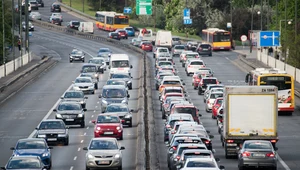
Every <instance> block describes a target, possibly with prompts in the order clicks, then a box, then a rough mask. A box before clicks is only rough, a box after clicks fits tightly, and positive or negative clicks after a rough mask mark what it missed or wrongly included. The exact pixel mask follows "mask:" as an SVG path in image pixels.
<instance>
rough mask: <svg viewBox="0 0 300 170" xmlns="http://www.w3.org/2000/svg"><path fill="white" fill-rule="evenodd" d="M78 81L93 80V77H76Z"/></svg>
mask: <svg viewBox="0 0 300 170" xmlns="http://www.w3.org/2000/svg"><path fill="white" fill-rule="evenodd" d="M76 79H91V80H92V78H91V77H76Z"/></svg>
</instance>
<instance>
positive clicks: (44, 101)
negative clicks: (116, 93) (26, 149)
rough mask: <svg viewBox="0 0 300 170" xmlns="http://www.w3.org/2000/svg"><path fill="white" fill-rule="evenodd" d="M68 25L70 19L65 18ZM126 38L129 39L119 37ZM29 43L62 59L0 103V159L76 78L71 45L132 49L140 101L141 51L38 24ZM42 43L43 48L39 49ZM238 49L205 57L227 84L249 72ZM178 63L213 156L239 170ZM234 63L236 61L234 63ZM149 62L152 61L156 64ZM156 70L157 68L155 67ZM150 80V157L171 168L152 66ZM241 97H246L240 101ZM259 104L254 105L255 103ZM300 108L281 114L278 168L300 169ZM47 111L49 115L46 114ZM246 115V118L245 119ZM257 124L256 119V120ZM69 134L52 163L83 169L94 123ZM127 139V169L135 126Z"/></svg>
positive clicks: (94, 107)
mask: <svg viewBox="0 0 300 170" xmlns="http://www.w3.org/2000/svg"><path fill="white" fill-rule="evenodd" d="M52 2H54V1H53V0H52V1H45V7H44V8H40V10H39V12H40V13H41V14H42V15H43V20H46V19H48V17H49V16H50V14H51V12H50V5H51V3H52ZM62 14H63V17H64V23H67V22H68V21H70V20H79V21H83V20H86V19H85V18H84V17H78V15H74V14H73V13H71V12H64V11H63V12H62ZM64 25H66V24H64ZM95 34H97V35H107V33H106V32H103V31H95ZM121 41H124V42H125V41H126V43H128V40H121ZM31 42H32V43H31V49H32V50H33V51H37V50H39V51H40V52H44V51H47V52H49V53H51V54H52V55H53V56H55V58H56V59H59V60H60V62H59V63H58V64H57V65H56V66H55V67H54V68H53V69H51V70H50V71H48V72H46V73H45V74H44V75H43V76H41V77H40V78H39V79H37V80H36V81H34V82H32V83H30V84H29V85H28V86H27V87H25V88H24V89H22V90H20V91H19V92H18V93H17V94H16V95H14V96H13V97H11V98H10V99H8V100H7V101H5V102H4V103H2V104H1V105H0V114H1V115H0V116H1V119H0V129H1V131H0V150H1V151H2V152H1V155H0V164H1V165H3V164H5V163H6V161H7V159H8V158H9V156H10V155H11V151H10V150H9V148H10V147H11V146H13V145H14V144H15V142H16V141H17V140H18V139H19V138H25V137H28V136H29V135H30V134H31V133H32V131H33V129H34V128H35V127H36V125H37V124H38V123H39V121H40V120H42V119H43V118H53V117H54V114H53V113H52V112H51V110H52V108H53V107H54V106H55V104H57V102H59V100H58V99H59V97H60V96H61V95H62V94H63V92H64V91H66V90H67V89H68V88H70V85H71V82H72V80H74V78H75V77H76V76H77V75H78V74H79V69H80V66H81V65H82V63H72V64H70V63H69V62H68V54H69V53H70V51H71V50H72V49H73V48H79V49H82V50H84V52H86V53H87V56H89V55H92V56H93V55H96V52H97V50H98V49H99V48H100V47H109V48H111V49H112V50H113V51H114V52H115V53H127V54H130V55H131V60H132V61H133V66H134V68H133V70H132V73H133V77H134V78H135V80H134V82H133V83H134V86H133V87H134V89H133V90H132V91H130V95H131V100H130V102H129V106H130V108H133V109H136V104H137V100H136V99H137V95H138V94H137V87H138V80H137V79H136V78H137V77H139V75H138V74H139V67H138V65H139V61H140V60H139V57H138V54H136V53H133V52H131V51H124V50H122V49H120V48H118V47H114V46H112V45H105V44H101V43H99V42H95V41H89V40H84V39H79V38H76V37H72V36H69V35H64V34H61V33H56V32H51V31H46V30H43V29H42V28H37V29H36V31H35V32H34V33H33V37H32V38H31ZM41 49H43V50H41ZM148 56H149V59H150V60H151V62H152V64H151V65H152V66H153V62H154V60H153V59H152V57H151V56H152V53H149V54H148ZM236 59H237V54H236V53H234V52H215V53H213V56H212V57H203V60H204V61H205V63H206V64H207V67H210V68H212V69H213V70H214V72H215V76H216V77H217V78H218V79H219V80H220V81H221V82H222V83H223V84H225V85H243V84H244V77H245V72H244V71H242V70H241V69H240V67H238V66H237V65H236V63H235V60H236ZM175 61H176V68H177V71H178V75H179V76H180V77H181V78H182V79H183V82H185V84H186V85H185V86H186V87H185V88H186V89H187V92H188V96H189V98H190V99H191V101H192V102H193V103H194V104H195V105H196V106H197V107H198V108H199V109H200V113H201V114H202V115H203V116H202V117H201V121H202V122H203V124H204V126H205V127H206V128H207V130H210V131H211V134H212V135H214V139H213V147H214V149H215V150H216V153H215V157H218V158H220V159H221V162H220V164H222V165H224V166H225V167H226V169H228V170H236V169H238V168H237V161H236V160H235V159H225V157H224V150H223V148H222V145H221V143H220V140H219V138H220V135H219V134H218V133H217V127H216V121H215V120H212V119H211V115H210V113H206V112H205V109H204V108H205V107H204V103H203V100H202V97H203V96H198V95H197V93H195V90H194V89H193V88H192V86H191V83H192V78H191V77H187V76H186V74H185V72H184V69H183V68H182V67H181V65H180V64H179V60H178V59H177V58H175ZM234 63H235V64H234ZM152 66H151V67H152ZM152 70H154V68H153V69H152ZM151 76H152V78H151V83H152V84H151V85H152V87H153V88H152V99H153V101H152V103H153V106H152V108H154V110H153V111H154V123H155V124H154V127H155V133H156V135H155V137H154V138H152V139H153V140H152V141H150V142H151V143H152V144H154V145H155V147H154V148H152V150H150V155H151V156H153V157H156V159H155V160H154V162H151V166H152V168H153V169H161V170H165V169H167V162H166V155H167V148H166V146H165V144H164V142H163V120H162V119H161V112H160V111H159V109H158V108H159V100H158V92H157V91H156V90H155V88H154V87H155V86H154V81H152V80H153V76H154V71H153V72H152V73H151ZM106 80H107V72H106V73H105V74H104V75H102V76H101V79H100V87H101V86H103V84H104V83H105V81H106ZM98 94H100V90H98V91H97V93H96V94H95V95H88V97H89V99H88V104H87V108H88V111H87V117H86V122H89V121H91V120H93V119H94V118H95V116H96V115H97V114H98V113H99V102H98V101H99V99H98V98H97V96H98ZM241 102H242V101H241ZM296 104H298V105H300V101H299V99H298V98H297V99H296ZM254 107H255V106H254ZM136 114H137V113H135V114H134V118H133V120H134V125H135V124H136V119H137V117H136V116H137V115H136ZM299 115H300V111H299V108H298V107H297V109H296V111H295V112H294V114H293V116H279V124H278V133H279V142H278V145H277V146H278V148H279V151H278V153H279V156H280V159H279V163H278V165H279V166H278V167H279V168H278V169H279V170H289V169H291V170H298V169H300V159H299V156H300V149H299V145H300V131H299V129H300V123H299V121H300V118H299ZM45 116H46V117H45ZM241 121H246V120H241ZM254 126H255V125H254ZM70 134H71V138H70V145H69V146H56V147H54V149H53V151H52V154H53V169H57V170H68V169H74V170H77V169H78V170H82V169H84V160H85V159H84V156H85V152H84V151H82V147H84V146H86V145H87V143H88V141H89V139H90V138H91V137H92V136H93V125H92V124H90V123H87V126H86V128H84V129H81V128H71V130H70ZM124 134H125V135H124V140H123V141H120V142H121V143H122V145H124V146H125V147H126V150H125V151H124V152H123V153H124V155H123V156H124V159H123V167H124V169H135V159H136V157H135V151H136V149H138V148H136V146H137V144H136V138H137V136H136V134H137V133H136V127H135V126H134V127H133V128H126V129H125V131H124Z"/></svg>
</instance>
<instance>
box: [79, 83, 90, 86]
mask: <svg viewBox="0 0 300 170" xmlns="http://www.w3.org/2000/svg"><path fill="white" fill-rule="evenodd" d="M92 85H93V83H75V84H74V86H92Z"/></svg>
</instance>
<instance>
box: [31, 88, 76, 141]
mask: <svg viewBox="0 0 300 170" xmlns="http://www.w3.org/2000/svg"><path fill="white" fill-rule="evenodd" d="M71 88H72V85H70V86H69V87H68V89H67V90H66V91H68V90H70V89H71ZM60 101H61V99H58V100H57V102H56V103H55V104H54V106H53V107H52V108H51V109H50V110H49V111H48V113H47V114H46V116H45V117H44V118H43V119H42V121H43V120H46V119H48V117H49V116H50V115H51V113H52V111H53V109H55V108H56V106H57V105H58V103H59V102H60ZM35 134H36V130H34V131H33V132H32V133H31V134H30V135H29V136H28V138H33V136H34V135H35Z"/></svg>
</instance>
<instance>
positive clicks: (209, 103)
mask: <svg viewBox="0 0 300 170" xmlns="http://www.w3.org/2000/svg"><path fill="white" fill-rule="evenodd" d="M219 97H223V92H213V93H209V95H208V97H207V99H206V104H205V111H206V112H211V109H212V106H213V104H214V102H215V100H216V98H219Z"/></svg>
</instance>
